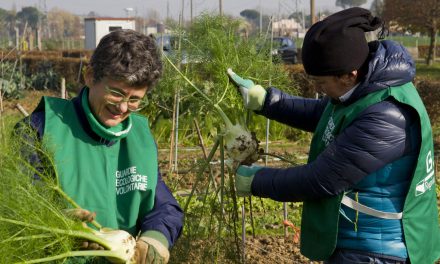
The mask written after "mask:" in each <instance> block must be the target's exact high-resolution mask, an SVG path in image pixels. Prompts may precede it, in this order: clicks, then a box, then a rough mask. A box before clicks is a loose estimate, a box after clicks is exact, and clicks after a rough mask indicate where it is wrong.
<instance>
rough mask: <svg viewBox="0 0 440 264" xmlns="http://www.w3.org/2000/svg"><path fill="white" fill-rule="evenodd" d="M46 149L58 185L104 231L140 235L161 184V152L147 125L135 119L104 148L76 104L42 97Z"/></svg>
mask: <svg viewBox="0 0 440 264" xmlns="http://www.w3.org/2000/svg"><path fill="white" fill-rule="evenodd" d="M43 103H44V108H45V127H44V136H43V139H44V144H45V146H46V147H47V148H48V149H49V150H50V151H51V152H52V153H53V155H54V161H55V167H56V171H57V174H58V180H59V184H60V185H61V187H62V189H63V190H64V191H65V192H66V193H67V194H68V195H69V196H70V197H71V198H73V200H74V201H76V203H78V204H79V205H80V206H81V207H82V208H84V209H87V210H89V211H92V212H96V220H97V221H98V222H99V223H100V224H101V225H102V226H104V227H109V228H114V229H122V230H126V231H128V232H129V233H131V234H132V235H136V234H137V232H138V231H139V230H138V227H139V223H138V220H142V218H143V217H144V216H145V215H146V214H147V213H149V212H150V211H151V209H152V208H153V205H154V197H155V191H156V184H157V173H158V165H157V164H158V163H157V151H156V145H155V141H154V139H153V136H152V135H151V133H150V129H149V126H148V120H147V119H146V118H145V117H142V116H140V115H136V114H131V115H130V118H131V119H132V124H133V125H132V127H131V130H130V132H129V133H128V135H127V136H126V137H125V138H122V139H120V140H117V141H116V142H115V144H113V145H112V146H106V145H105V144H102V143H100V142H97V141H95V140H94V139H92V138H91V137H90V136H89V135H88V134H87V133H86V131H85V130H84V129H83V124H81V122H80V120H79V119H78V116H77V113H76V111H75V109H74V105H73V102H71V101H67V100H63V99H59V98H49V97H45V98H43V101H42V102H41V103H40V107H41V106H42V105H43Z"/></svg>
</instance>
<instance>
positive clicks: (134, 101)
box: [105, 86, 148, 112]
mask: <svg viewBox="0 0 440 264" xmlns="http://www.w3.org/2000/svg"><path fill="white" fill-rule="evenodd" d="M105 90H106V92H107V94H106V95H105V99H106V101H107V103H109V104H111V105H116V106H119V105H120V104H122V103H127V109H128V110H129V111H130V112H137V111H139V110H141V109H142V108H144V107H145V106H147V105H148V99H147V97H146V96H144V98H127V97H125V95H124V94H122V93H120V92H118V91H117V90H114V89H111V88H109V87H108V86H105Z"/></svg>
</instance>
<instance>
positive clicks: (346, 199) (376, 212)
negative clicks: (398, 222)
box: [341, 195, 402, 220]
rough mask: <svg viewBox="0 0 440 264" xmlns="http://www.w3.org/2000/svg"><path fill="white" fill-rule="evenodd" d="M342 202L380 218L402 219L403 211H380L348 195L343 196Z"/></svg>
mask: <svg viewBox="0 0 440 264" xmlns="http://www.w3.org/2000/svg"><path fill="white" fill-rule="evenodd" d="M341 203H342V204H344V205H346V206H348V207H350V208H351V209H353V210H356V211H359V212H361V213H364V214H367V215H372V216H375V217H378V218H383V219H394V220H395V219H402V213H401V212H400V213H388V212H383V211H379V210H376V209H373V208H371V207H368V206H365V205H363V204H360V203H358V202H356V201H355V200H353V199H351V198H350V197H348V196H346V195H344V196H343V197H342V201H341Z"/></svg>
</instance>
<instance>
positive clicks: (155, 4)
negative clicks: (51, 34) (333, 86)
mask: <svg viewBox="0 0 440 264" xmlns="http://www.w3.org/2000/svg"><path fill="white" fill-rule="evenodd" d="M219 1H220V0H192V3H193V14H194V16H195V15H197V14H199V13H201V12H218V11H219ZM222 1H223V12H224V13H225V14H231V15H234V16H239V14H240V12H241V11H243V10H244V9H256V10H259V9H260V6H261V8H262V9H261V10H262V13H263V14H267V15H276V14H277V13H278V12H279V11H280V13H281V14H291V13H293V12H294V11H295V10H296V7H297V6H298V9H299V10H304V11H305V13H309V12H310V1H309V0H222ZM371 1H372V0H368V1H367V4H366V5H364V6H363V7H365V8H369V7H370V5H371V4H370V3H371ZM183 2H184V16H185V19H189V16H190V15H189V14H190V2H191V0H183ZM335 2H336V0H315V8H316V12H319V11H320V10H331V11H337V10H340V9H341V8H338V7H336V6H335ZM44 3H46V7H47V10H50V9H52V8H53V7H58V8H61V9H64V10H66V11H69V12H71V13H74V14H77V15H86V14H88V13H89V12H91V11H94V12H96V13H98V14H99V15H101V16H112V17H125V16H126V15H127V12H126V11H125V9H126V8H133V10H134V11H132V12H130V14H131V15H134V14H135V13H137V15H138V16H146V15H147V14H149V13H150V12H151V11H150V10H155V11H156V12H157V13H158V14H159V15H160V18H161V19H164V18H166V17H167V14H168V15H169V16H171V17H173V18H175V19H177V18H178V14H179V12H180V10H181V8H182V0H0V7H1V8H4V9H7V10H11V9H12V7H13V6H14V5H15V6H16V9H17V11H19V10H20V9H21V7H23V6H35V7H40V9H43V6H44Z"/></svg>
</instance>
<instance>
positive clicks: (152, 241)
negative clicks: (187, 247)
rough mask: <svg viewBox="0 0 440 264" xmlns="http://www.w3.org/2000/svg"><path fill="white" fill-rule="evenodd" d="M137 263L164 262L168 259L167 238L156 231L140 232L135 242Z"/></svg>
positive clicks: (156, 263)
mask: <svg viewBox="0 0 440 264" xmlns="http://www.w3.org/2000/svg"><path fill="white" fill-rule="evenodd" d="M135 258H136V263H137V264H166V263H168V260H169V259H170V252H169V251H168V240H167V239H166V237H165V236H164V235H163V234H162V233H160V232H158V231H146V232H144V233H142V234H141V235H140V236H139V238H138V241H137V242H136V253H135Z"/></svg>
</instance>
